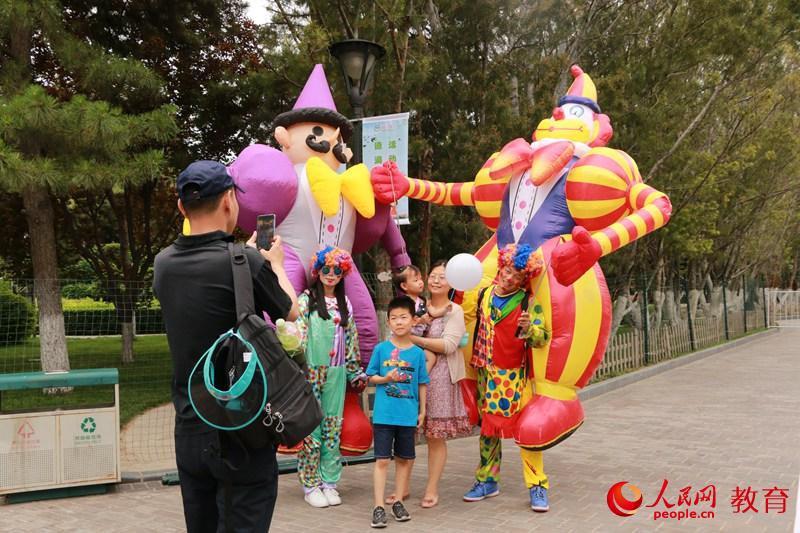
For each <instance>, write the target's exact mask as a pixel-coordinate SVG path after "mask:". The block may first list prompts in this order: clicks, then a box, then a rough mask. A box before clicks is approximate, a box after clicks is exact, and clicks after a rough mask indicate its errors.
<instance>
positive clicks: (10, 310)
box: [0, 280, 36, 346]
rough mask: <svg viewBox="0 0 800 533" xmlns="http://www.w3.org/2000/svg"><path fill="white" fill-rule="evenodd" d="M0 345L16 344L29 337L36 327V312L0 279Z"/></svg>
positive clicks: (24, 299) (23, 298) (25, 299)
mask: <svg viewBox="0 0 800 533" xmlns="http://www.w3.org/2000/svg"><path fill="white" fill-rule="evenodd" d="M0 317H3V321H2V327H0V346H5V345H13V344H18V343H20V342H23V341H25V340H26V339H28V338H30V336H31V335H32V334H33V330H34V328H35V327H36V312H35V310H34V308H33V305H31V303H30V302H29V301H28V299H27V298H25V297H24V296H21V295H19V294H16V293H15V292H14V291H13V290H12V288H11V286H10V284H9V283H7V282H5V281H2V280H0Z"/></svg>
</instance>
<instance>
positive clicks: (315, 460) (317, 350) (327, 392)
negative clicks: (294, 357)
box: [296, 247, 363, 494]
mask: <svg viewBox="0 0 800 533" xmlns="http://www.w3.org/2000/svg"><path fill="white" fill-rule="evenodd" d="M351 264H352V259H351V258H350V256H349V255H348V254H347V253H344V252H343V251H342V250H339V249H334V248H332V247H326V248H324V249H323V250H321V251H320V252H319V253H318V254H317V255H316V256H315V262H314V266H313V267H312V272H313V275H314V277H315V278H317V277H318V275H319V272H320V270H321V269H322V268H325V267H327V268H331V269H332V268H336V269H338V273H339V274H340V275H342V276H346V275H347V274H348V273H349V272H350V270H351ZM343 280H344V278H342V279H341V280H340V281H339V283H343ZM320 296H321V297H322V298H324V299H325V308H326V310H327V313H328V316H329V318H327V319H326V318H323V317H321V316H320V315H319V313H318V311H317V310H316V308H315V307H314V306H313V298H312V296H311V293H310V291H305V292H303V294H301V295H300V296H299V297H298V306H299V308H300V317H299V318H298V319H297V321H296V323H297V326H298V330H299V333H300V336H301V338H302V340H303V347H304V349H305V357H306V363H307V365H308V372H307V379H308V381H309V382H310V383H311V386H312V389H313V391H314V395H315V396H316V398H317V400H319V402H320V405H321V406H322V411H323V414H324V418H323V419H322V422H321V423H320V425H319V426H318V427H317V428H316V429H315V430H314V431H313V432H312V433H311V435H309V436H308V437H306V438H305V440H304V441H303V446H302V448H301V449H300V451H299V452H298V453H297V472H298V475H299V477H300V482H301V484H302V485H303V489H304V490H305V491H306V494H308V493H309V492H310V491H312V490H314V489H316V488H328V489H331V488H332V489H335V488H336V484H337V483H338V482H339V479H340V478H341V475H342V461H341V459H342V458H341V452H340V450H339V446H340V437H341V433H342V420H343V416H342V415H343V412H344V404H345V390H346V387H347V383H348V382H352V381H354V380H356V379H358V378H359V377H360V376H362V375H363V373H362V370H361V365H360V356H359V350H358V333H357V330H356V325H355V320H354V319H353V309H352V305H351V304H350V300H349V299H347V297H346V296H344V294H342V296H343V297H344V300H345V302H346V305H347V316H348V320H347V322H346V324H345V325H344V326H342V314H341V313H340V310H339V304H338V301H337V298H336V297H329V296H324V295H320Z"/></svg>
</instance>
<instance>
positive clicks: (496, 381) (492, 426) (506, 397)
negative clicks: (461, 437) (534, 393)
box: [475, 365, 549, 488]
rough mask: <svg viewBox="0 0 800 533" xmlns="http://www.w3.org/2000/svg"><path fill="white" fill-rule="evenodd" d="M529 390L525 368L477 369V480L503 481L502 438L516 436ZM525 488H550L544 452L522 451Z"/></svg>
mask: <svg viewBox="0 0 800 533" xmlns="http://www.w3.org/2000/svg"><path fill="white" fill-rule="evenodd" d="M529 387H530V384H529V381H528V380H527V377H526V376H525V371H524V369H523V368H512V369H502V368H494V367H492V366H491V365H490V366H489V367H486V368H479V369H478V409H479V412H480V414H481V436H480V439H479V441H478V442H479V450H480V457H481V460H480V464H479V465H478V469H477V470H476V472H475V479H477V480H478V481H493V482H499V481H500V464H501V461H502V456H503V451H502V439H503V438H511V437H512V436H513V429H514V424H515V423H516V422H517V419H518V416H517V415H518V414H519V412H520V411H521V410H522V407H524V403H525V401H526V400H527V399H528V398H529V397H530V392H529V391H527V390H526V389H527V388H529ZM519 451H520V456H521V457H522V472H523V476H524V478H525V485H526V486H527V487H529V488H530V487H532V486H534V485H541V486H543V487H544V488H549V483H548V480H547V475H546V474H545V473H544V459H543V455H542V452H537V451H532V450H526V449H524V448H520V450H519Z"/></svg>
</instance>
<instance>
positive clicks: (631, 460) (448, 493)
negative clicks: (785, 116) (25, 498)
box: [0, 329, 800, 533]
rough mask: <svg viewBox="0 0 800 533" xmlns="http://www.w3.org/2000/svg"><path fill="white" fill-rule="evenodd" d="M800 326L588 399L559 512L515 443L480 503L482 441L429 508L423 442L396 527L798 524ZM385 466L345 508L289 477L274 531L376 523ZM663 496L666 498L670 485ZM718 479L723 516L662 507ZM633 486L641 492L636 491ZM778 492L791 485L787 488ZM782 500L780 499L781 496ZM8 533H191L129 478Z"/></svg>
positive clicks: (19, 519) (23, 518)
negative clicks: (615, 487) (537, 491)
mask: <svg viewBox="0 0 800 533" xmlns="http://www.w3.org/2000/svg"><path fill="white" fill-rule="evenodd" d="M799 347H800V329H787V330H784V331H781V332H780V333H779V334H773V335H766V336H760V338H758V339H756V340H754V341H753V342H750V343H747V344H744V345H740V346H737V347H735V348H733V349H731V350H727V351H724V352H721V353H719V354H716V355H713V356H711V357H707V358H705V359H702V360H699V361H696V362H693V363H691V364H688V365H685V366H682V367H679V368H677V369H674V370H669V371H667V372H664V373H662V374H659V375H657V376H655V377H652V378H649V379H645V380H643V381H640V382H638V383H635V384H632V385H629V386H627V387H624V388H622V389H619V390H617V391H614V392H610V393H608V394H604V395H602V396H599V397H596V398H593V399H590V400H588V401H586V402H585V403H584V407H585V410H586V419H587V420H586V423H585V424H584V426H583V427H582V428H581V429H580V430H579V431H578V432H577V433H576V434H575V435H574V436H573V437H571V438H570V439H568V440H567V441H566V442H564V443H563V444H561V445H559V446H557V447H556V448H554V449H553V450H550V451H548V452H546V456H545V458H546V463H545V465H546V468H547V472H548V474H549V476H550V478H551V482H552V487H551V491H550V493H551V494H550V496H551V497H550V504H551V511H550V512H549V513H546V514H534V513H532V512H531V511H530V510H529V509H528V500H527V492H526V491H525V489H524V487H523V484H522V475H521V467H520V463H519V457H518V455H517V454H516V452H515V450H514V449H513V445H512V444H511V443H510V442H507V443H506V444H505V448H506V454H505V458H506V461H505V463H504V468H503V476H504V478H503V483H502V489H503V494H501V495H500V496H499V497H497V498H494V499H491V500H488V501H484V502H479V503H472V504H467V503H463V502H462V501H461V494H462V493H463V492H464V491H465V490H466V489H467V488H468V487H469V486H470V484H471V480H472V469H473V467H474V466H475V464H476V462H477V442H476V438H475V437H472V438H467V439H461V440H459V441H455V442H452V443H451V444H450V460H449V462H448V465H447V470H446V471H445V476H444V480H443V482H442V486H441V497H440V504H439V506H438V507H437V508H434V509H430V510H423V509H421V508H420V507H419V506H418V503H419V498H420V496H421V490H422V488H423V486H424V476H425V470H426V468H425V448H424V447H419V448H418V449H417V452H418V461H417V466H416V468H415V471H414V475H413V478H412V486H411V489H412V497H411V499H410V501H409V509H410V512H411V514H412V517H413V519H412V521H411V522H410V523H408V524H397V523H394V522H392V523H390V524H389V529H388V530H389V531H401V530H405V531H406V532H407V533H410V532H411V531H415V532H416V531H437V532H438V531H445V532H446V531H452V532H456V531H457V532H460V533H465V532H472V531H502V532H504V533H516V532H520V533H521V532H528V531H534V530H540V531H564V532H568V531H576V532H584V531H609V530H612V529H614V530H617V529H621V530H623V531H652V530H655V529H657V530H658V531H678V530H680V531H719V530H724V531H748V532H750V531H769V532H772V531H791V530H792V527H793V522H794V517H795V509H796V505H797V503H796V498H797V490H798V474H800V452H799V451H798V450H799V449H800V447H798V442H800V416H798V410H799V409H798V408H800V404H799V402H798V398H800V348H799ZM371 473H372V470H371V465H368V464H367V465H358V466H350V467H347V468H346V469H345V473H344V479H343V482H342V483H341V487H340V489H341V493H342V497H343V499H344V504H343V505H342V506H340V507H338V508H331V509H321V510H317V509H311V508H309V507H308V506H307V505H306V504H305V503H304V502H303V501H302V497H301V491H300V489H299V488H298V485H297V481H296V478H295V477H294V475H286V476H282V477H281V481H280V495H279V499H278V505H277V509H276V513H275V520H274V522H273V528H272V531H275V532H287V533H288V532H292V533H296V532H297V531H300V530H304V531H320V532H322V531H327V532H346V531H348V532H349V531H367V530H369V527H368V517H369V513H370V507H371V484H372V475H371ZM665 479H666V480H667V481H668V485H667V488H666V490H665V491H664V497H665V498H666V500H667V502H669V504H671V505H674V507H673V508H672V509H667V508H666V506H665V504H664V503H663V501H660V502H659V503H657V504H656V505H655V506H653V507H647V506H649V505H652V504H654V503H656V500H657V497H658V495H659V492H660V489H661V487H662V484H663V482H664V480H665ZM619 481H628V482H630V483H632V484H634V485H636V486H638V487H639V488H640V489H641V491H642V493H643V495H644V502H643V504H642V506H641V508H640V509H639V510H638V512H637V513H636V514H635V515H634V516H632V517H628V518H622V517H618V516H616V515H614V514H612V513H611V511H610V510H609V508H608V505H607V503H606V494H607V491H608V489H609V487H610V486H611V485H612V484H614V483H616V482H619ZM708 485H714V487H715V489H716V507H715V509H714V511H715V513H716V516H715V517H714V518H708V519H700V518H696V519H683V520H680V521H679V520H677V519H675V518H673V519H669V518H667V519H659V520H654V519H653V514H654V511H659V512H662V511H669V510H672V511H675V510H678V509H682V510H688V511H695V512H697V513H699V512H701V511H706V510H709V509H710V506H709V504H708V503H704V502H698V503H697V504H696V505H694V503H693V501H692V505H690V506H688V507H687V506H686V505H678V499H679V496H680V489H682V488H683V487H686V486H691V489H690V491H689V495H690V496H692V497H693V496H694V494H695V493H696V492H697V490H698V489H700V488H702V487H706V486H708ZM737 487H739V488H740V489H743V490H744V489H747V488H752V489H753V490H755V491H757V493H756V495H755V498H754V500H753V504H754V506H755V508H756V509H757V510H758V513H754V512H753V511H749V512H747V513H739V514H737V513H734V507H733V506H732V504H731V497H732V494H733V491H734V489H736V488H737ZM773 487H778V488H781V489H787V493H788V498H787V499H786V500H785V504H786V512H785V513H778V512H777V510H776V508H775V507H771V508H770V510H769V513H767V512H766V511H767V509H766V501H765V496H766V495H765V493H764V492H763V490H764V489H771V488H773ZM623 494H626V495H627V494H629V493H628V492H627V489H626V492H624V493H623ZM775 495H776V496H777V495H778V494H777V493H775ZM781 501H782V500H781V499H780V498H778V499H775V500H771V504H770V505H775V504H776V503H777V504H780V503H781ZM0 523H2V529H3V530H4V531H37V532H38V531H41V532H55V531H59V532H60V531H64V532H66V531H70V532H71V531H97V532H101V531H102V532H106V531H120V532H126V531H130V532H134V531H135V532H145V531H160V532H165V531H182V530H183V518H182V514H181V502H180V493H179V488H178V487H161V486H160V484H158V483H156V482H149V483H133V484H124V485H121V486H119V487H118V488H117V489H116V490H115V491H114V492H113V493H111V494H108V495H103V496H91V497H84V498H74V499H64V500H53V501H44V502H33V503H25V504H17V505H13V506H11V505H7V506H2V507H0Z"/></svg>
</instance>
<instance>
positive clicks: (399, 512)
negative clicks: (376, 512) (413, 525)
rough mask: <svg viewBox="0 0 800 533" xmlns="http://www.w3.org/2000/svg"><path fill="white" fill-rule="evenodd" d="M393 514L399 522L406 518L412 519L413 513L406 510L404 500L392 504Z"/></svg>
mask: <svg viewBox="0 0 800 533" xmlns="http://www.w3.org/2000/svg"><path fill="white" fill-rule="evenodd" d="M392 514H393V515H394V519H395V520H397V521H398V522H405V521H406V520H411V515H410V514H408V511H406V508H405V506H404V505H403V502H401V501H399V500H398V501H396V502H394V503H393V504H392Z"/></svg>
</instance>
